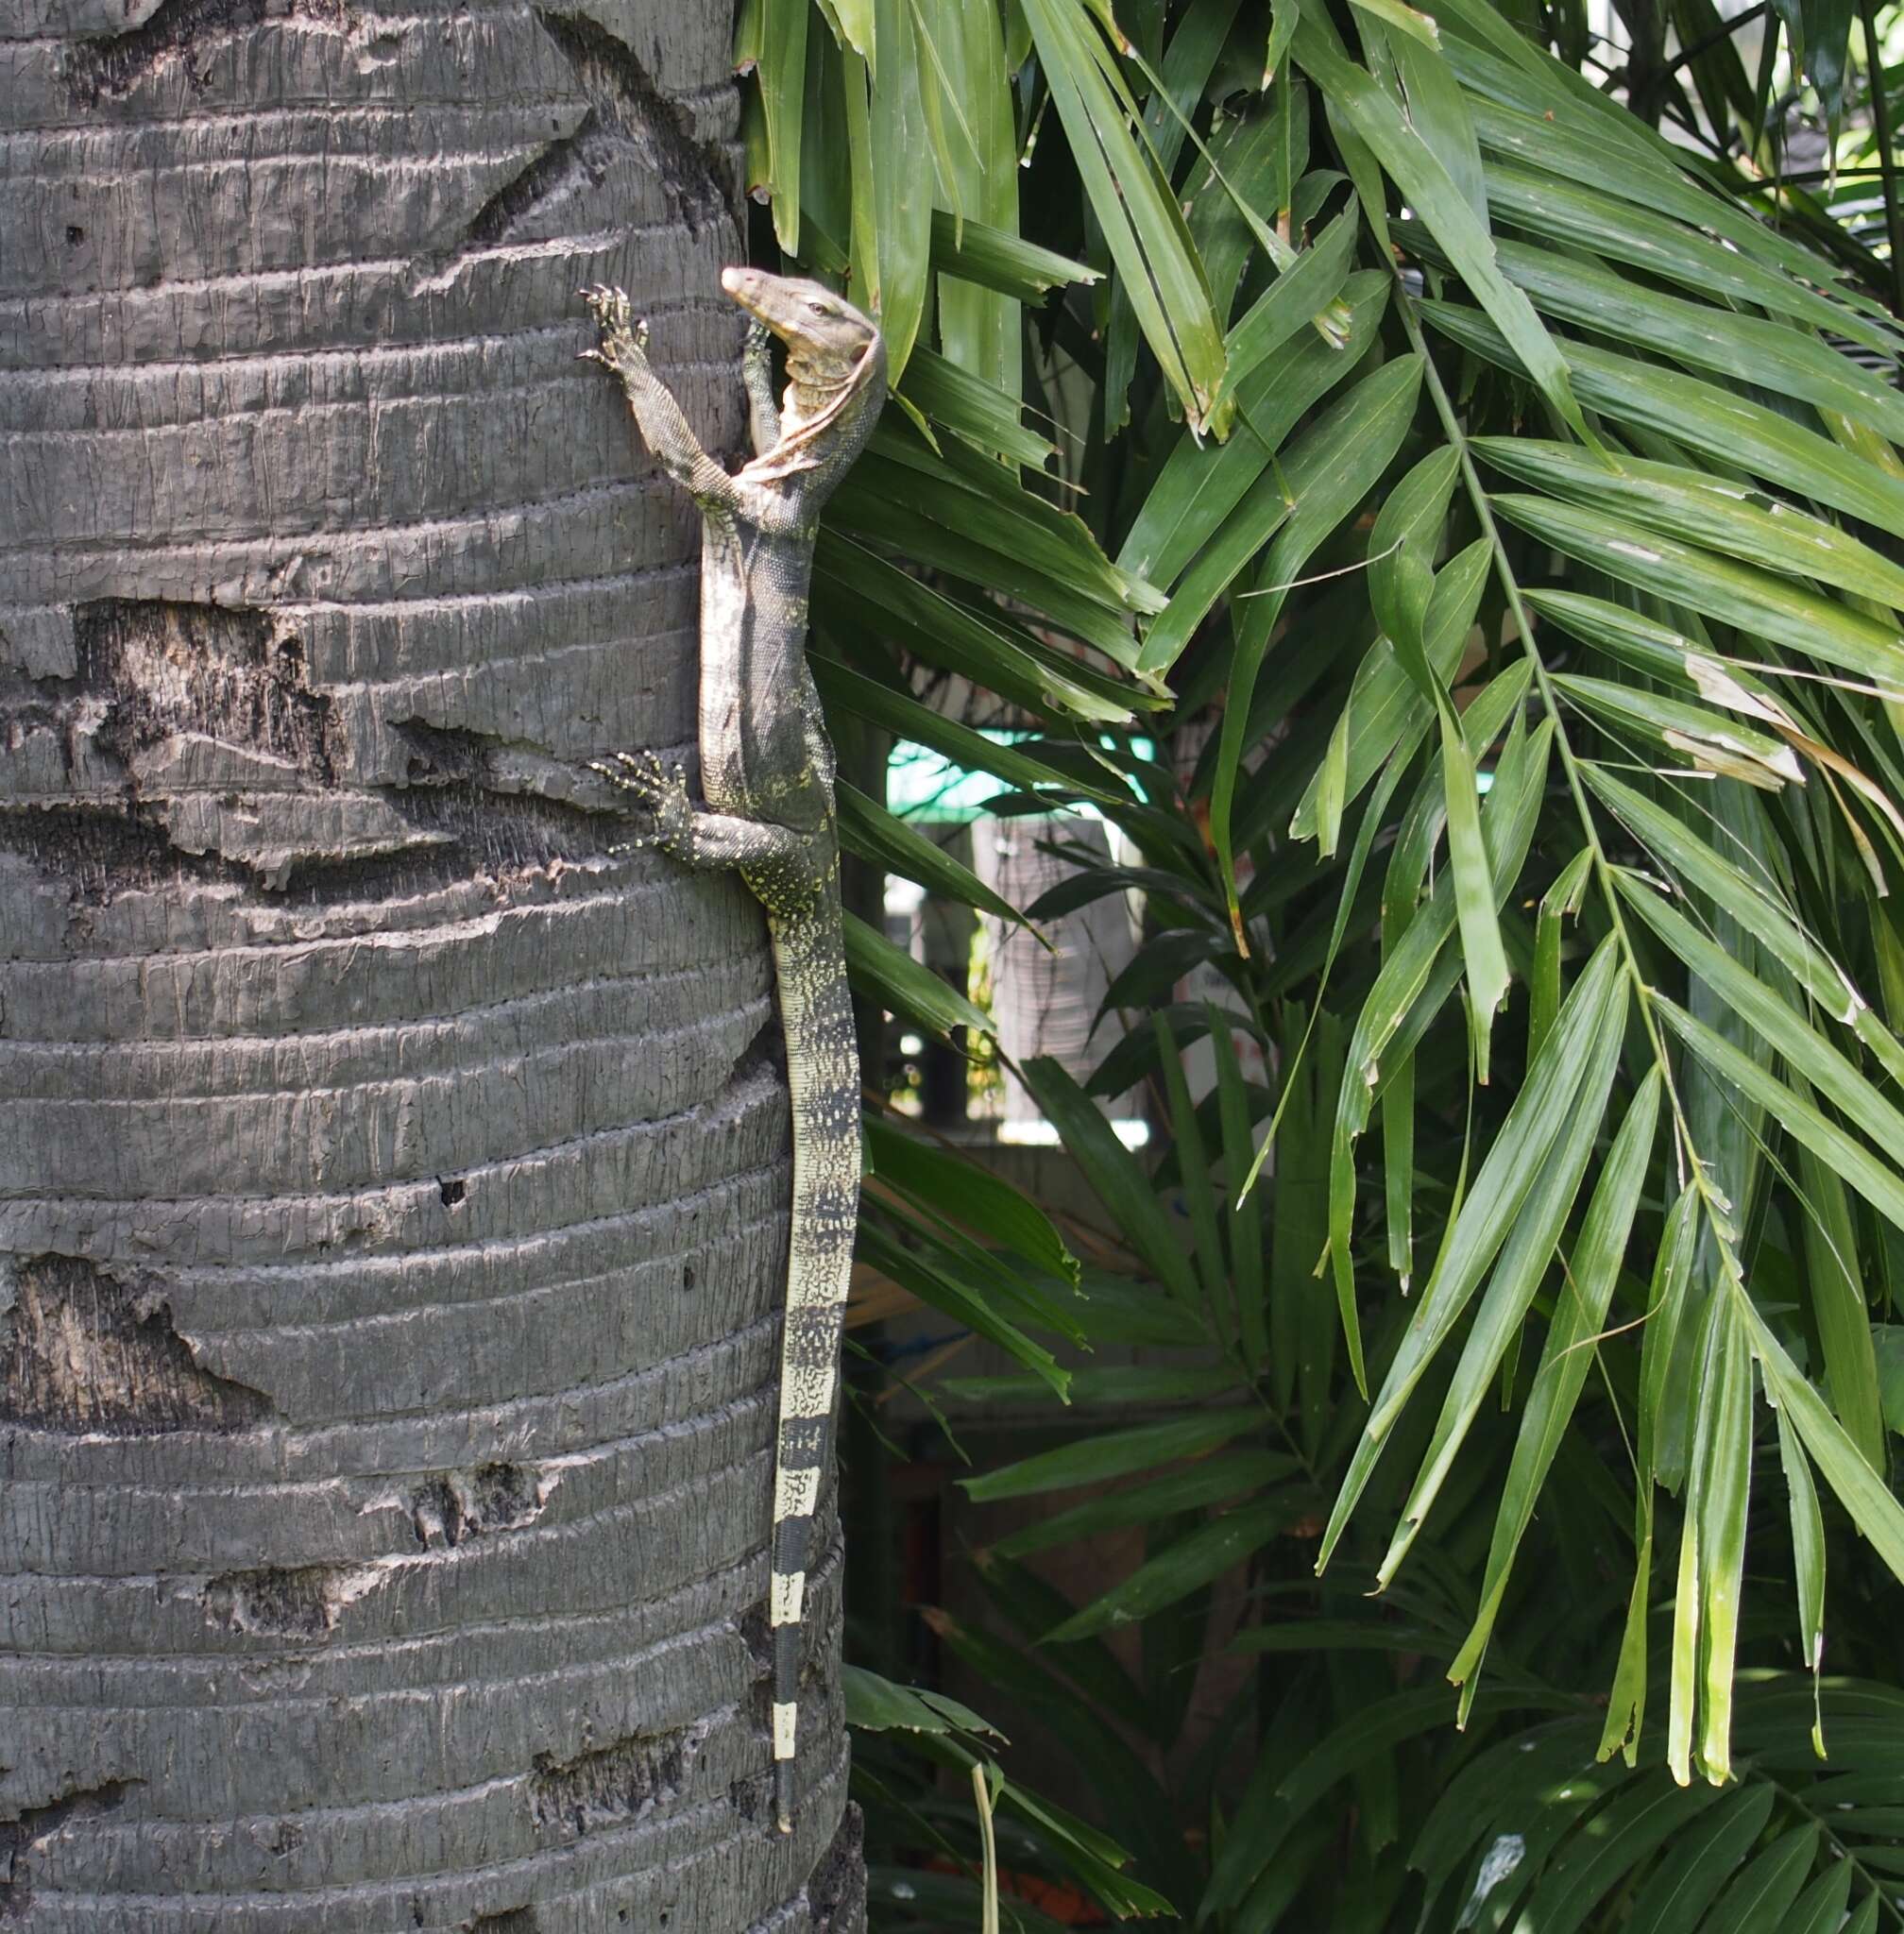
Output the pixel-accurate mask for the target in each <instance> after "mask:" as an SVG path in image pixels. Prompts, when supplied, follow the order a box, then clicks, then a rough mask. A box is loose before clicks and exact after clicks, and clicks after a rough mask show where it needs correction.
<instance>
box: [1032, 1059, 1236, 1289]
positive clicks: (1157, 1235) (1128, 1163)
mask: <svg viewBox="0 0 1904 1934" xmlns="http://www.w3.org/2000/svg"><path fill="white" fill-rule="evenodd" d="M1022 1073H1023V1075H1024V1079H1025V1085H1026V1087H1027V1088H1028V1089H1029V1091H1030V1094H1031V1098H1032V1099H1033V1100H1034V1101H1036V1102H1037V1104H1038V1106H1039V1108H1040V1109H1042V1110H1043V1111H1044V1113H1045V1118H1046V1120H1047V1121H1049V1122H1051V1123H1052V1124H1053V1125H1054V1126H1055V1127H1056V1128H1057V1129H1058V1132H1059V1134H1060V1135H1061V1136H1062V1137H1063V1143H1064V1146H1065V1149H1066V1151H1067V1152H1068V1153H1069V1155H1070V1156H1071V1159H1072V1160H1073V1161H1074V1162H1077V1164H1078V1166H1079V1168H1080V1170H1081V1171H1082V1172H1083V1176H1084V1179H1085V1180H1086V1181H1087V1182H1089V1183H1090V1185H1091V1187H1092V1188H1093V1190H1095V1191H1096V1193H1097V1197H1098V1199H1099V1200H1100V1201H1101V1202H1102V1203H1103V1204H1104V1206H1105V1208H1106V1209H1108V1210H1109V1211H1110V1212H1111V1213H1112V1214H1113V1215H1114V1216H1115V1217H1116V1219H1117V1222H1118V1225H1119V1227H1120V1228H1122V1229H1123V1230H1124V1232H1125V1233H1126V1234H1127V1235H1128V1236H1129V1237H1130V1238H1131V1243H1132V1245H1133V1246H1134V1247H1135V1248H1136V1250H1137V1253H1138V1254H1139V1255H1140V1256H1141V1257H1142V1258H1143V1259H1144V1261H1145V1263H1146V1264H1148V1266H1149V1267H1150V1269H1151V1270H1152V1271H1153V1272H1154V1273H1155V1274H1156V1276H1157V1279H1158V1281H1161V1282H1163V1283H1164V1284H1165V1287H1166V1288H1168V1289H1169V1291H1170V1292H1171V1294H1172V1295H1173V1296H1176V1297H1178V1298H1180V1299H1181V1300H1182V1301H1183V1302H1185V1303H1188V1304H1191V1305H1193V1306H1195V1305H1196V1304H1198V1303H1199V1301H1200V1298H1199V1293H1198V1284H1197V1273H1196V1271H1195V1270H1194V1269H1192V1268H1191V1266H1190V1264H1189V1260H1188V1259H1187V1258H1186V1257H1185V1256H1184V1254H1183V1251H1182V1247H1181V1246H1180V1245H1179V1243H1178V1240H1177V1232H1176V1230H1174V1229H1172V1228H1171V1226H1170V1219H1169V1217H1168V1216H1167V1215H1165V1213H1164V1208H1163V1205H1162V1204H1161V1203H1160V1202H1159V1201H1158V1199H1157V1197H1156V1196H1155V1194H1154V1193H1153V1192H1152V1190H1151V1187H1150V1179H1149V1177H1148V1176H1147V1175H1146V1174H1145V1173H1144V1169H1143V1166H1142V1164H1141V1163H1139V1162H1138V1161H1137V1159H1136V1158H1135V1157H1134V1156H1133V1155H1132V1154H1131V1152H1130V1150H1129V1149H1127V1148H1126V1147H1125V1146H1124V1145H1123V1143H1121V1142H1120V1141H1118V1139H1117V1137H1116V1135H1115V1134H1114V1132H1113V1131H1112V1128H1111V1125H1110V1123H1109V1122H1107V1121H1106V1120H1105V1119H1104V1116H1103V1115H1102V1113H1101V1112H1100V1111H1098V1107H1097V1103H1096V1102H1095V1101H1093V1100H1092V1099H1091V1097H1090V1096H1089V1095H1088V1094H1085V1092H1084V1091H1083V1089H1081V1088H1080V1087H1079V1085H1078V1083H1077V1082H1076V1081H1075V1080H1073V1079H1072V1077H1071V1076H1070V1075H1069V1074H1068V1073H1066V1072H1065V1070H1064V1069H1063V1067H1061V1066H1060V1065H1059V1063H1058V1062H1057V1061H1056V1060H1052V1059H1051V1058H1050V1057H1049V1056H1046V1055H1040V1056H1036V1057H1034V1058H1033V1059H1032V1060H1028V1061H1027V1062H1026V1063H1025V1064H1024V1068H1023V1070H1022Z"/></svg>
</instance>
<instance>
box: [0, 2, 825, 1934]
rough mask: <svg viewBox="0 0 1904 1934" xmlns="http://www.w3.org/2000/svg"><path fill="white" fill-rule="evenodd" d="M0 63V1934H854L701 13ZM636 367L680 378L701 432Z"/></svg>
mask: <svg viewBox="0 0 1904 1934" xmlns="http://www.w3.org/2000/svg"><path fill="white" fill-rule="evenodd" d="M570 4H571V5H572V6H573V7H574V8H575V10H573V11H560V10H543V9H537V8H531V7H529V6H526V5H522V4H519V0H471V4H453V0H406V5H405V6H404V7H402V8H395V7H389V8H387V10H385V8H384V5H383V4H382V0H365V4H364V5H361V6H360V5H355V4H352V0H0V1921H5V1922H6V1923H7V1924H8V1926H13V1925H16V1924H17V1925H19V1926H23V1927H25V1928H28V1929H31V1930H33V1934H106V1930H122V1929H123V1930H126V1934H132V1930H134V1929H137V1930H139V1934H212V1930H216V1934H267V1930H268V1934H399V1930H409V1929H413V1928H425V1929H429V1928H442V1929H450V1928H454V1929H466V1930H472V1934H473V1930H482V1934H584V1930H587V1934H598V1930H604V1929H607V1930H613V1929H618V1928H621V1927H627V1928H629V1929H631V1930H639V1934H652V1930H655V1929H659V1928H664V1927H665V1928H669V1929H672V1930H675V1934H725V1930H730V1929H731V1930H740V1929H745V1928H755V1927H759V1928H768V1927H771V1928H773V1929H774V1934H797V1930H808V1929H812V1930H816V1934H817V1930H820V1929H829V1930H832V1934H845V1930H847V1929H849V1928H856V1927H858V1926H859V1920H860V1915H861V1912H862V1909H861V1906H860V1902H861V1898H862V1896H863V1883H862V1881H861V1878H860V1875H859V1861H858V1855H857V1843H856V1841H855V1838H854V1834H855V1828H854V1826H853V1824H852V1821H851V1817H850V1816H849V1815H847V1814H846V1813H845V1812H844V1810H843V1809H844V1782H845V1769H846V1749H845V1742H844V1736H843V1732H842V1721H841V1714H840V1708H839V1697H838V1688H837V1672H836V1669H835V1658H836V1654H837V1647H838V1626H839V1598H838V1585H837V1581H838V1576H839V1567H838V1563H837V1553H836V1556H835V1558H834V1559H833V1560H832V1561H829V1562H828V1563H827V1564H826V1565H825V1567H824V1568H823V1571H822V1576H821V1579H820V1581H819V1585H818V1589H817V1594H816V1595H814V1596H811V1597H809V1605H810V1607H811V1609H810V1611H809V1620H810V1622H811V1626H812V1629H813V1630H814V1632H815V1635H816V1636H815V1638H814V1640H813V1644H814V1661H813V1666H814V1671H813V1680H812V1685H811V1688H810V1699H809V1705H808V1711H807V1712H806V1714H805V1715H804V1716H803V1720H802V1730H801V1738H802V1741H803V1747H804V1746H806V1745H807V1744H808V1742H810V1754H811V1756H810V1763H809V1764H808V1766H807V1768H806V1769H805V1773H804V1778H805V1792H804V1799H803V1804H802V1806H801V1808H800V1812H799V1817H798V1822H797V1827H796V1831H795V1833H794V1835H793V1836H792V1839H791V1841H784V1840H782V1839H781V1838H780V1837H779V1836H778V1835H777V1834H775V1833H774V1830H773V1823H772V1808H771V1806H770V1805H769V1803H768V1773H769V1745H768V1739H767V1734H766V1730H765V1719H766V1689H765V1679H764V1676H763V1675H764V1673H765V1671H766V1666H767V1661H766V1628H765V1620H764V1615H763V1613H764V1608H763V1603H762V1601H763V1597H764V1592H765V1585H766V1567H765V1538H766V1531H767V1522H768V1508H769V1504H768V1501H769V1479H770V1473H769V1464H770V1457H771V1447H772V1420H773V1412H774V1347H775V1338H776V1322H775V1319H776V1315H777V1304H778V1298H779V1293H780V1282H781V1271H782V1268H783V1264H784V1248H785V1214H786V1204H787V1128H786V1108H787V1104H786V1093H785V1088H784V1084H783V1082H782V1080H781V1078H780V1075H779V1070H778V1065H777V1057H776V1055H775V1053H774V1049H773V1045H772V1043H773V1036H772V1034H771V1031H769V1023H770V1017H771V1013H772V1004H771V984H770V980H769V974H768V966H767V955H766V948H765V940H764V933H763V930H762V925H761V922H760V919H759V916H758V912H757V908H755V907H754V906H753V905H752V903H751V902H750V901H749V900H748V899H747V897H746V896H745V894H744V892H743V891H741V890H740V887H739V886H738V885H737V884H736V883H734V882H732V881H731V880H728V879H725V878H714V877H707V876H689V875H688V874H682V873H678V872H675V871H673V870H672V869H670V868H669V867H668V866H667V865H666V864H665V862H660V861H656V860H655V859H653V858H652V857H648V856H645V855H632V856H630V855H618V854H616V853H614V852H612V851H611V850H610V842H611V840H612V839H613V837H614V836H615V834H616V832H617V831H618V830H619V829H617V828H615V827H614V826H612V825H611V824H609V823H606V822H604V821H603V820H600V819H597V818H594V817H591V816H590V815H588V814H587V813H584V812H581V811H577V810H574V809H572V808H570V807H569V806H562V805H559V804H556V803H553V802H552V801H547V800H541V799H537V798H534V797H530V796H524V795H507V794H503V793H501V792H498V791H495V790H493V789H489V788H487V787H485V786H484V784H482V783H481V780H480V774H481V773H482V772H484V770H485V768H484V761H483V758H482V756H481V755H482V754H484V751H485V749H490V748H495V747H499V746H500V747H503V748H507V749H508V750H509V751H510V752H511V753H512V754H524V753H526V754H530V755H553V756H554V757H559V758H564V759H572V758H578V757H584V756H587V755H591V754H594V753H598V752H600V751H602V750H604V749H606V748H609V747H626V746H657V747H663V748H672V747H676V746H682V745H685V744H686V743H687V742H688V741H689V740H690V739H691V737H692V733H693V683H694V670H695V659H694V617H695V603H696V582H695V572H694V559H695V557H696V555H697V551H698V545H697V535H696V531H695V526H694V518H693V515H692V511H691V508H690V507H689V506H686V505H684V504H683V503H682V502H681V501H680V500H678V498H677V496H676V495H675V494H674V493H673V492H672V490H671V488H670V487H669V486H667V485H666V484H665V483H663V482H662V481H661V480H660V479H659V478H658V477H657V476H656V475H655V473H654V471H653V470H652V469H651V467H649V466H648V464H647V461H646V459H645V458H644V457H643V456H642V454H641V452H640V449H639V446H638V443H637V441H636V439H635V437H634V435H633V433H632V431H631V429H630V426H629V425H628V423H627V421H626V418H625V414H624V413H623V411H622V410H621V405H620V402H619V399H617V398H616V396H615V394H614V387H613V385H612V384H611V383H609V382H606V381H605V380H604V378H603V376H602V372H601V371H600V370H599V369H596V368H594V367H593V366H592V365H588V364H584V363H578V362H576V361H575V353H576V351H577V350H578V349H580V348H583V347H584V345H585V343H586V341H587V325H586V317H585V316H584V314H583V313H582V311H581V308H580V305H579V304H578V303H577V302H576V301H575V299H574V297H575V291H576V289H577V288H578V286H580V285H581V284H583V283H587V282H590V281H596V280H604V281H614V282H621V283H623V284H625V285H626V286H627V287H628V289H629V290H630V292H631V294H633V295H635V297H636V298H637V300H638V303H639V305H640V307H641V308H642V309H644V310H645V311H646V312H647V313H648V314H650V315H651V316H652V317H653V319H654V337H653V342H654V349H655V356H656V360H657V362H658V363H659V364H661V365H663V366H664V368H667V370H668V373H669V375H670V379H671V381H672V382H673V384H674V386H675V388H676V390H677V392H678V393H680V394H682V395H683V397H684V399H686V400H687V402H688V404H689V409H690V413H691V414H693V415H694V416H695V418H696V420H697V423H698V425H699V427H700V429H701V431H702V433H703V435H704V436H705V437H706V440H707V442H708V444H709V447H710V448H713V449H716V450H729V451H733V450H738V448H739V446H740V437H741V433H742V429H743V422H742V408H741V391H740V383H739V381H738V373H737V360H738V352H739V348H740V320H739V318H738V317H737V316H735V315H733V314H731V313H730V312H729V311H728V310H727V308H726V305H725V304H724V303H723V302H722V301H721V299H720V297H718V295H717V294H715V293H714V291H715V290H716V287H717V273H718V270H719V268H720V266H721V265H722V263H723V262H725V261H728V260H731V259H733V258H734V257H735V256H736V255H737V254H738V252H739V240H738V229H737V226H736V222H735V216H734V201H735V194H736V188H735V182H736V176H737V168H736V156H737V146H736V129H737V109H736V101H735V95H734V91H733V87H732V83H731V79H730V76H729V74H728V51H727V32H728V23H727V21H726V20H725V19H724V18H723V9H722V8H708V7H699V6H694V5H674V4H663V0H570ZM671 365H672V366H671Z"/></svg>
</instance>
